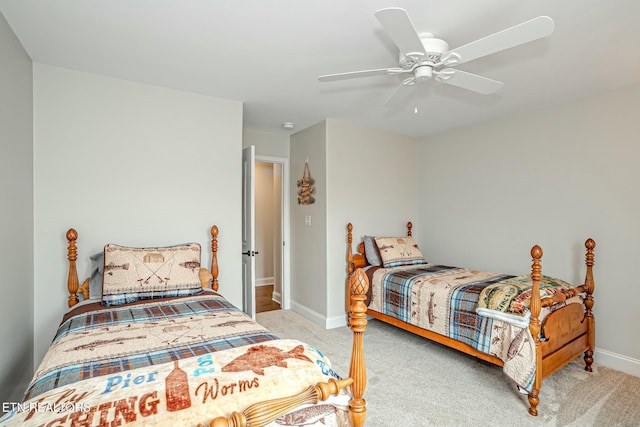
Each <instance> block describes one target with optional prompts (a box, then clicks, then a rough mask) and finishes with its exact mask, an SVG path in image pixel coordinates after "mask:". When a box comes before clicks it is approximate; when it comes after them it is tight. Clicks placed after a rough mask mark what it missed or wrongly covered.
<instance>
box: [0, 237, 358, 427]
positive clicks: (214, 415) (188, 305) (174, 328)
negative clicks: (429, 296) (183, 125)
mask: <svg viewBox="0 0 640 427" xmlns="http://www.w3.org/2000/svg"><path fill="white" fill-rule="evenodd" d="M66 237H67V240H68V255H67V257H68V260H69V274H68V283H67V286H68V290H69V298H68V305H69V307H70V310H69V311H68V312H67V313H66V315H65V316H64V318H63V319H62V322H61V324H60V326H59V328H58V331H57V333H56V335H55V338H54V339H53V343H52V344H51V347H50V348H49V350H48V351H47V353H46V354H45V356H44V359H43V361H42V363H41V364H40V366H39V367H38V369H37V371H36V373H35V374H34V377H33V380H32V382H31V383H30V385H29V387H28V389H27V391H26V392H25V395H24V399H23V401H22V402H21V403H20V404H17V405H14V408H13V410H12V411H11V412H9V413H7V414H5V416H4V417H2V419H0V426H2V427H5V426H6V427H9V426H25V425H28V426H37V427H61V426H69V427H71V426H73V427H79V426H87V427H88V426H95V427H107V426H125V425H126V426H142V425H153V426H171V427H177V426H205V425H206V426H211V427H223V426H226V427H245V426H247V427H248V426H251V427H256V426H298V425H304V426H362V425H364V421H365V414H366V403H365V400H364V399H363V397H362V396H363V393H364V388H365V383H366V371H365V365H364V350H363V333H364V331H365V329H366V322H367V320H366V314H365V313H366V307H365V305H364V303H363V301H364V298H365V294H366V288H365V286H366V285H367V283H366V277H363V276H358V275H353V276H352V277H353V280H352V284H353V289H354V294H353V295H350V297H351V300H352V301H353V307H351V309H350V310H351V313H352V314H351V318H350V322H351V329H352V330H353V333H354V338H353V348H352V355H351V369H350V373H349V377H347V378H344V379H343V378H341V377H340V376H339V375H338V374H337V373H336V372H334V371H333V369H332V367H331V363H330V361H329V360H328V358H327V357H326V356H325V355H323V354H322V353H321V352H320V351H319V350H318V349H316V348H314V347H313V346H312V345H310V344H307V343H304V342H300V341H296V340H291V339H280V338H278V337H276V336H275V335H273V334H271V333H270V332H269V331H268V330H266V329H265V328H264V327H262V326H261V325H259V324H258V323H256V322H255V321H254V320H253V319H252V318H251V317H249V316H248V315H246V314H245V313H243V312H242V311H241V310H240V309H238V308H236V307H235V306H233V305H232V304H231V303H230V302H229V301H228V300H226V299H225V298H224V297H222V296H221V295H220V294H218V293H217V290H218V259H217V251H218V227H216V226H213V227H212V228H211V250H212V262H211V270H210V271H208V270H207V269H205V268H201V265H200V260H201V258H200V245H199V244H197V243H193V244H186V245H177V246H170V247H161V248H158V247H154V248H130V247H124V246H118V245H112V244H108V245H106V246H105V248H104V252H103V253H102V254H101V256H100V254H96V256H95V258H94V257H92V259H94V261H95V264H96V267H95V269H92V277H94V278H96V277H98V278H99V277H100V276H102V279H101V287H102V290H101V298H100V299H97V300H95V301H94V300H92V299H91V295H90V288H91V287H92V285H91V280H90V279H91V278H90V279H87V280H86V281H84V282H83V283H82V285H80V284H79V281H78V274H77V271H76V260H77V246H76V240H77V238H78V234H77V232H76V231H75V230H74V229H70V230H69V231H68V232H67V234H66ZM79 294H81V295H82V296H83V301H82V302H80V298H79Z"/></svg>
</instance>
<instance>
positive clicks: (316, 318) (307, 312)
mask: <svg viewBox="0 0 640 427" xmlns="http://www.w3.org/2000/svg"><path fill="white" fill-rule="evenodd" d="M291 310H292V311H293V312H294V313H298V314H299V315H300V316H302V317H304V318H305V319H307V320H310V321H311V322H313V323H315V324H316V325H318V326H320V327H322V328H324V327H325V326H324V325H325V317H324V316H323V315H321V314H320V313H318V312H316V311H313V310H311V309H310V308H307V307H306V306H304V305H302V304H298V303H297V302H295V301H291Z"/></svg>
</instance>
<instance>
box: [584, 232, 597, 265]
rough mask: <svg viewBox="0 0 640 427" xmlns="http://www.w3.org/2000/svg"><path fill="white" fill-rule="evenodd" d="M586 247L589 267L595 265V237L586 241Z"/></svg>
mask: <svg viewBox="0 0 640 427" xmlns="http://www.w3.org/2000/svg"><path fill="white" fill-rule="evenodd" d="M584 247H585V248H587V259H586V264H587V266H588V267H590V266H593V264H594V262H593V261H594V255H593V250H594V249H595V247H596V241H595V240H593V239H587V240H586V242H584Z"/></svg>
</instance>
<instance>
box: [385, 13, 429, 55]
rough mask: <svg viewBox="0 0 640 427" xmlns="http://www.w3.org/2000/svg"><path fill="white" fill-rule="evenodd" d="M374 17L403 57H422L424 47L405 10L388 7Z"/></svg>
mask: <svg viewBox="0 0 640 427" xmlns="http://www.w3.org/2000/svg"><path fill="white" fill-rule="evenodd" d="M375 15H376V18H378V21H380V24H382V26H383V27H384V29H385V30H386V31H387V33H389V37H391V40H393V42H394V43H395V44H396V45H397V46H398V48H399V49H400V52H402V53H403V54H404V56H416V55H418V56H424V54H425V52H424V46H422V42H421V41H420V36H418V32H417V31H416V28H415V27H414V26H413V22H411V18H409V15H407V11H406V10H404V9H400V8H398V7H390V8H387V9H381V10H379V11H377V12H376V13H375Z"/></svg>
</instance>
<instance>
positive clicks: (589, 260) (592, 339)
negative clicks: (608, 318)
mask: <svg viewBox="0 0 640 427" xmlns="http://www.w3.org/2000/svg"><path fill="white" fill-rule="evenodd" d="M584 246H585V247H586V248H587V254H586V257H585V264H586V265H587V275H586V277H585V279H584V285H585V287H586V288H587V292H586V293H587V295H586V297H585V299H584V305H585V307H586V310H585V316H584V317H585V319H586V320H587V322H588V324H589V349H588V350H587V351H585V352H584V363H585V367H584V369H585V371H588V372H591V371H592V368H591V364H592V363H593V351H594V349H595V346H596V320H595V317H594V316H593V311H592V309H593V302H594V301H593V291H594V290H595V282H594V280H593V264H594V255H593V249H594V248H595V247H596V242H595V241H594V240H593V239H587V241H586V242H584Z"/></svg>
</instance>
